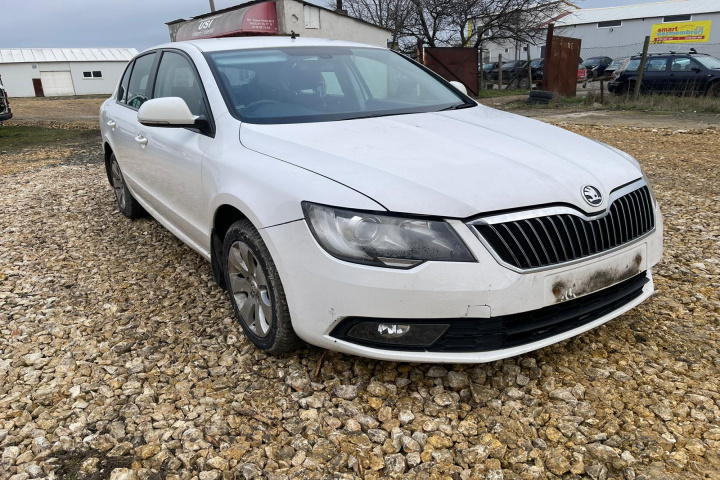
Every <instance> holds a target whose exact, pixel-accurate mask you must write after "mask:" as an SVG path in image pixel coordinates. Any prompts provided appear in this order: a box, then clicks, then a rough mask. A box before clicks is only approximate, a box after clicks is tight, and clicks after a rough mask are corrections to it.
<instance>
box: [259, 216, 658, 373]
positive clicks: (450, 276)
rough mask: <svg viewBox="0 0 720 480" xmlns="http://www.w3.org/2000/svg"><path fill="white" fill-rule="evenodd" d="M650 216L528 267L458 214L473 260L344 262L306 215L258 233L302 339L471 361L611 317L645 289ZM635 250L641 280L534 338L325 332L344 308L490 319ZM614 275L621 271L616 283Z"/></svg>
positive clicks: (376, 354) (651, 261) (653, 245)
mask: <svg viewBox="0 0 720 480" xmlns="http://www.w3.org/2000/svg"><path fill="white" fill-rule="evenodd" d="M655 216H656V228H655V231H654V232H653V233H651V234H650V235H648V236H647V237H644V238H642V239H641V240H639V241H637V242H634V243H631V244H629V245H626V246H624V247H623V248H621V249H618V250H616V251H614V252H612V253H608V255H602V256H600V257H596V258H592V259H590V260H588V261H586V262H580V263H575V264H572V265H565V266H560V267H558V268H553V269H549V270H543V271H537V272H528V273H520V272H515V271H512V270H510V269H509V268H507V267H505V266H503V265H501V264H500V263H498V261H497V260H496V259H495V258H494V257H493V256H492V255H491V253H490V252H489V251H488V250H487V248H486V247H485V246H483V244H482V243H481V242H480V240H479V239H478V238H477V237H476V236H475V235H474V234H473V233H472V231H471V230H470V228H468V226H467V225H465V224H464V223H463V222H461V221H457V220H451V221H450V224H451V225H452V226H453V228H455V230H456V231H457V232H458V235H459V236H460V237H461V238H462V239H463V241H464V242H465V244H466V245H467V246H468V247H469V248H470V250H471V251H472V253H473V254H474V255H475V258H477V260H478V262H477V263H451V262H427V263H424V264H422V265H420V266H418V267H415V268H413V269H410V270H394V269H386V268H378V267H370V266H364V265H356V264H351V263H347V262H343V261H341V260H338V259H336V258H334V257H331V256H330V255H329V254H327V253H326V252H325V251H324V250H323V249H322V248H321V247H320V246H319V245H318V244H317V243H316V242H315V239H314V238H313V237H312V234H311V232H310V231H309V228H308V226H307V224H306V223H305V221H304V220H300V221H296V222H292V223H288V224H284V225H279V226H275V227H271V228H268V229H264V230H262V231H261V233H262V235H263V237H264V239H265V241H266V243H267V245H268V248H269V249H270V252H271V254H272V256H273V259H274V260H275V263H276V265H277V268H278V271H279V273H280V277H281V279H282V281H283V287H284V289H285V294H286V297H287V301H288V306H289V309H290V315H291V318H292V321H293V328H294V329H295V331H296V333H297V334H298V336H300V338H302V339H303V340H305V341H307V342H308V343H311V344H313V345H317V346H319V347H323V348H326V349H330V350H336V351H340V352H344V353H350V354H354V355H360V356H363V357H369V358H375V359H381V360H394V361H410V362H413V361H422V362H443V363H479V362H490V361H495V360H498V359H502V358H507V357H512V356H515V355H519V354H522V353H525V352H528V351H532V350H536V349H538V348H542V347H545V346H548V345H551V344H553V343H556V342H558V341H561V340H564V339H567V338H570V337H573V336H575V335H578V334H580V333H582V332H585V331H587V330H590V329H592V328H595V327H597V326H599V325H601V324H603V323H605V322H607V321H609V320H611V319H613V318H615V317H617V316H618V315H620V314H622V313H624V312H626V311H627V310H630V309H631V308H633V307H635V306H636V305H638V304H639V303H641V302H642V301H643V300H645V299H646V298H648V297H649V296H650V295H652V293H653V282H652V275H651V273H650V268H651V267H652V266H653V265H655V264H656V263H657V262H658V261H659V260H660V258H661V256H662V217H661V216H660V213H659V210H657V209H655ZM637 252H641V254H642V255H641V256H642V263H641V264H638V265H637V268H638V272H646V273H645V276H646V278H647V280H648V281H647V282H644V285H642V287H641V292H640V293H638V295H637V296H634V297H633V298H632V299H630V300H629V301H627V303H623V304H621V305H619V306H618V305H615V306H617V308H614V307H613V308H614V309H613V310H612V311H610V312H607V313H603V314H602V315H599V316H597V317H596V318H594V319H593V320H592V321H590V322H586V323H583V324H582V325H579V326H577V327H576V328H570V329H564V330H562V329H561V330H558V333H557V334H553V335H551V336H549V337H541V338H540V337H536V338H539V339H536V340H534V339H530V340H529V341H528V342H526V343H522V344H520V345H512V346H509V347H507V348H500V349H494V350H484V351H428V350H432V349H420V350H417V349H397V348H393V349H390V348H375V347H372V346H367V345H361V344H358V343H354V342H351V341H348V339H346V338H342V337H341V336H340V337H341V338H336V337H338V335H337V331H336V332H335V336H333V335H332V334H333V330H335V329H336V328H337V327H338V326H339V325H341V324H342V322H343V321H345V319H347V318H350V317H353V318H357V317H360V318H370V319H396V320H398V322H400V320H401V319H415V320H433V319H462V320H463V321H466V322H467V320H470V321H476V322H478V324H479V325H480V324H482V323H483V322H485V323H486V324H489V323H491V322H494V321H495V320H496V319H497V318H498V317H505V316H510V315H513V314H519V313H522V312H530V311H535V310H540V309H543V308H546V307H548V306H551V305H553V304H557V303H558V299H556V298H554V297H553V295H552V294H551V293H549V292H550V291H551V290H552V286H551V285H550V284H551V283H552V282H553V281H555V279H559V278H562V279H567V278H574V277H577V278H590V277H593V276H594V275H597V274H598V273H599V272H604V271H607V270H608V268H609V266H611V265H613V262H614V263H617V262H618V261H621V260H622V261H623V262H624V261H625V260H624V259H625V258H626V257H627V258H635V256H636V253H637ZM618 259H619V260H618ZM622 280H625V279H619V280H618V282H616V283H620V282H621V281H622ZM549 285H550V286H549ZM609 286H610V285H608V287H609ZM589 293H592V292H589ZM579 298H582V297H579Z"/></svg>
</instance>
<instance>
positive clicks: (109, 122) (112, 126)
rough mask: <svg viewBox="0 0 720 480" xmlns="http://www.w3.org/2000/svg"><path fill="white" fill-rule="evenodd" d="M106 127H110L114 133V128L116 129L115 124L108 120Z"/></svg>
mask: <svg viewBox="0 0 720 480" xmlns="http://www.w3.org/2000/svg"><path fill="white" fill-rule="evenodd" d="M107 126H108V127H110V129H111V130H112V131H115V127H117V123H115V122H113V121H112V120H108V122H107Z"/></svg>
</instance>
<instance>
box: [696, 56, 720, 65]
mask: <svg viewBox="0 0 720 480" xmlns="http://www.w3.org/2000/svg"><path fill="white" fill-rule="evenodd" d="M693 58H694V59H695V60H697V61H698V62H700V63H702V64H703V65H704V66H705V68H720V60H718V59H717V58H715V57H705V56H700V55H698V56H695V57H693Z"/></svg>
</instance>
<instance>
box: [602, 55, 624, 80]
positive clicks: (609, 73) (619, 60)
mask: <svg viewBox="0 0 720 480" xmlns="http://www.w3.org/2000/svg"><path fill="white" fill-rule="evenodd" d="M625 60H627V57H622V58H616V59H614V60H613V61H612V62H610V65H608V66H607V67H606V68H605V76H606V77H608V78H612V74H613V73H615V71H616V70H618V69H619V68H620V65H622V64H623V62H625Z"/></svg>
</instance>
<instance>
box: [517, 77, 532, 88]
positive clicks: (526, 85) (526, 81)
mask: <svg viewBox="0 0 720 480" xmlns="http://www.w3.org/2000/svg"><path fill="white" fill-rule="evenodd" d="M530 86H531V83H530V80H529V79H528V78H527V77H525V78H522V79H520V83H519V84H518V87H520V90H530Z"/></svg>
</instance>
